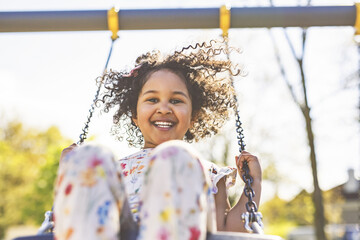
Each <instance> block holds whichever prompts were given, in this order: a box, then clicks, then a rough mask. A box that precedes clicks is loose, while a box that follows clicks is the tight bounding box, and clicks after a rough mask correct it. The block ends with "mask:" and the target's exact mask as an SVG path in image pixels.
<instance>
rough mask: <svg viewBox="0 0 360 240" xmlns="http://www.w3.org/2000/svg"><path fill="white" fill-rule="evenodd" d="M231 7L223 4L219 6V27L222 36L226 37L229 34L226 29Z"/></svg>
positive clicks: (228, 26) (228, 24) (229, 22)
mask: <svg viewBox="0 0 360 240" xmlns="http://www.w3.org/2000/svg"><path fill="white" fill-rule="evenodd" d="M230 19H231V8H230V7H229V6H226V5H223V6H221V7H220V28H221V30H222V32H223V33H222V36H223V37H227V36H228V35H229V33H228V30H229V28H230V24H231V21H230Z"/></svg>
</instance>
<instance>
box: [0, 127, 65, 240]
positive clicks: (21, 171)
mask: <svg viewBox="0 0 360 240" xmlns="http://www.w3.org/2000/svg"><path fill="white" fill-rule="evenodd" d="M69 144H70V141H69V140H66V139H65V138H64V137H63V136H62V135H61V133H60V131H59V130H58V129H57V128H56V127H50V128H49V129H47V130H46V131H44V132H42V131H38V130H34V129H26V128H24V127H23V125H22V124H21V123H19V122H9V123H8V124H7V125H5V126H3V127H1V128H0V196H1V198H0V239H2V238H3V237H4V234H5V231H6V229H7V228H8V227H9V226H11V225H17V224H40V223H41V222H42V221H43V218H44V213H45V211H46V210H50V209H51V206H52V202H53V183H54V181H55V177H56V171H57V165H58V159H59V157H60V154H61V151H62V149H63V148H64V147H66V146H68V145H69Z"/></svg>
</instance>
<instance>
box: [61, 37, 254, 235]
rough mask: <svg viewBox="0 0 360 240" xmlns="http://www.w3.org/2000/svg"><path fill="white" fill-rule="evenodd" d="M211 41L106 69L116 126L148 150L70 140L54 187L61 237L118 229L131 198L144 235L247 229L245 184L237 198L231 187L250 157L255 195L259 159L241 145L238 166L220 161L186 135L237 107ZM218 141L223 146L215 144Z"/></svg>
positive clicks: (212, 130) (213, 127)
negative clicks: (118, 150)
mask: <svg viewBox="0 0 360 240" xmlns="http://www.w3.org/2000/svg"><path fill="white" fill-rule="evenodd" d="M215 45H216V44H215V43H214V42H211V43H210V44H209V45H207V44H205V43H203V44H201V45H200V44H196V45H195V46H188V47H186V48H183V49H182V50H181V51H175V52H174V53H173V54H171V55H168V56H162V55H161V54H160V53H159V52H151V53H147V54H144V55H142V56H140V57H139V58H138V59H137V60H136V66H135V68H134V69H133V70H131V72H114V71H111V72H110V73H108V74H106V75H105V76H104V80H105V82H104V86H105V89H106V90H105V92H104V94H103V97H102V99H101V100H99V101H100V102H102V103H103V104H104V111H105V112H108V111H109V110H110V109H112V108H116V112H115V114H114V116H113V119H114V124H115V125H114V127H113V129H112V131H113V133H114V134H116V135H117V136H118V137H119V139H122V138H123V135H124V134H127V137H126V140H127V141H128V143H129V145H131V146H138V147H141V150H140V151H139V152H137V153H135V154H132V155H131V156H128V157H125V158H123V159H121V160H119V161H114V158H113V155H112V154H111V153H110V152H109V151H107V150H105V149H104V148H101V147H95V146H91V145H84V146H81V147H78V146H77V145H76V144H73V145H71V146H70V147H68V148H67V149H65V150H64V151H63V153H62V156H61V160H60V166H59V171H58V178H57V183H56V188H55V189H56V190H55V205H54V215H55V236H56V239H58V240H60V239H119V234H120V228H121V227H124V225H125V224H128V225H127V227H128V226H129V222H131V221H132V219H129V220H127V221H126V222H124V221H121V220H119V219H120V215H122V216H124V215H126V213H127V212H128V209H127V207H128V206H129V207H130V210H131V213H132V214H131V216H132V218H133V219H134V221H135V222H136V225H137V226H139V235H138V237H137V239H205V238H206V232H214V231H216V230H217V231H237V232H242V231H245V229H244V226H243V223H242V221H241V214H242V213H244V212H246V208H245V203H246V202H247V199H246V197H245V196H244V194H243V195H242V196H241V197H240V199H239V201H238V203H237V204H236V205H235V206H234V207H233V208H231V207H230V204H229V201H228V198H227V188H228V187H230V186H232V185H233V184H234V182H235V177H236V172H237V171H238V172H239V173H241V172H242V165H243V162H244V161H246V162H248V165H249V169H250V175H251V176H252V177H253V179H254V181H253V183H252V187H253V189H254V191H255V192H256V195H255V197H254V201H255V202H256V204H257V205H258V203H259V199H260V193H261V168H260V165H259V162H258V159H257V158H256V157H255V156H253V155H251V154H250V153H248V152H245V151H243V152H242V154H241V155H240V156H237V157H235V162H236V166H237V169H236V168H232V167H218V166H216V165H215V164H213V163H211V162H208V161H206V160H204V159H202V158H201V157H200V155H199V154H198V153H197V152H196V151H195V150H194V149H192V148H191V146H190V145H189V144H188V143H186V142H192V141H197V140H199V139H202V138H204V137H207V136H211V135H214V134H216V133H217V132H218V130H219V129H220V128H221V127H222V126H223V124H224V123H225V121H226V120H227V119H228V118H229V116H230V114H233V112H232V109H235V108H236V106H235V105H236V103H235V101H234V94H235V93H234V89H233V88H232V85H231V82H230V80H229V78H228V73H227V72H229V73H230V74H232V75H238V74H239V73H240V71H239V70H238V69H235V67H234V66H233V65H232V64H231V62H230V61H228V60H222V59H221V58H220V57H221V56H222V55H225V54H226V51H225V50H224V49H223V48H222V47H221V46H220V47H216V46H215ZM209 147H212V148H214V147H216V146H209Z"/></svg>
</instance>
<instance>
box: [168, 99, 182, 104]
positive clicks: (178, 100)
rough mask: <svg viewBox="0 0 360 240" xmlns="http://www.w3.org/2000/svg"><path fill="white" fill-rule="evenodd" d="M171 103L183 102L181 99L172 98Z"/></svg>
mask: <svg viewBox="0 0 360 240" xmlns="http://www.w3.org/2000/svg"><path fill="white" fill-rule="evenodd" d="M170 103H172V104H177V103H182V101H181V100H180V99H172V100H170Z"/></svg>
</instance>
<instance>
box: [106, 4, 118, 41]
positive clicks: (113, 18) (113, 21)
mask: <svg viewBox="0 0 360 240" xmlns="http://www.w3.org/2000/svg"><path fill="white" fill-rule="evenodd" d="M107 20H108V28H109V30H110V31H111V32H112V36H111V39H112V40H115V39H117V38H118V37H119V36H118V34H117V33H118V31H119V10H118V9H116V8H115V7H113V8H111V9H110V10H109V11H108V12H107Z"/></svg>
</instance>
